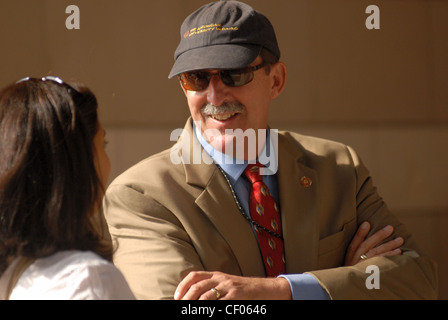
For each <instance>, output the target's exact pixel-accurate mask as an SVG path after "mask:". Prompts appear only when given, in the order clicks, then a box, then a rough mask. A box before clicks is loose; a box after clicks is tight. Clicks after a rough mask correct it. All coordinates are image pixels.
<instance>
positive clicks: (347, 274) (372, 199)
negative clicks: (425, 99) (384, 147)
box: [310, 148, 437, 299]
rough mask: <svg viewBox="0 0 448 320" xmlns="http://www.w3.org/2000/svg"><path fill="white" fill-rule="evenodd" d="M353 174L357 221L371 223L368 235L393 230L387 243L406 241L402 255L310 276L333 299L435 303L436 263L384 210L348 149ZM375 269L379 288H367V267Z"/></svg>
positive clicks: (366, 172) (376, 259)
mask: <svg viewBox="0 0 448 320" xmlns="http://www.w3.org/2000/svg"><path fill="white" fill-rule="evenodd" d="M349 152H350V155H351V157H352V159H353V164H354V167H355V170H356V180H357V181H356V190H357V194H356V206H357V221H358V224H361V223H362V222H364V221H369V222H370V223H371V226H372V228H371V234H373V233H375V232H376V231H378V230H379V229H381V228H383V227H384V226H386V225H388V224H390V225H392V226H394V234H393V235H392V236H391V237H390V238H388V239H386V240H385V241H389V240H391V239H393V238H396V237H398V236H401V237H403V238H404V239H405V243H404V245H403V247H402V251H403V254H402V255H399V256H394V257H375V258H371V259H368V260H365V261H362V262H360V263H358V264H357V265H355V266H350V267H339V268H331V269H325V270H318V271H312V272H310V273H311V274H313V275H314V276H315V277H316V278H317V279H318V281H319V283H320V285H321V286H322V287H323V288H324V289H325V290H326V291H327V292H328V294H329V295H330V297H331V298H332V299H436V298H437V270H436V265H435V263H434V262H433V261H432V260H431V259H429V258H428V257H426V256H425V255H424V254H423V253H422V252H421V251H420V250H419V249H418V248H417V245H416V243H415V241H414V239H413V237H412V236H411V235H410V233H409V232H408V231H407V230H406V228H405V226H404V225H403V224H401V223H400V222H399V221H398V220H397V219H396V218H395V217H394V216H393V215H392V214H391V213H390V212H389V209H388V208H387V206H386V204H385V203H384V202H383V200H382V198H381V197H380V196H379V195H378V193H377V191H376V188H375V187H374V185H373V183H372V179H371V177H370V175H369V172H368V170H367V169H366V168H365V166H364V165H363V164H362V163H361V161H360V159H359V158H358V156H357V155H356V153H355V152H354V151H353V150H352V149H351V148H349ZM372 265H373V266H376V267H377V269H376V270H377V271H378V277H377V279H376V280H377V281H378V284H379V288H371V289H369V288H368V286H367V285H366V283H367V282H369V281H370V279H372V278H369V276H371V275H373V273H371V272H372V271H371V269H369V268H368V267H369V266H372ZM373 272H375V271H373Z"/></svg>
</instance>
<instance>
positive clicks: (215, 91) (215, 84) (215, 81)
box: [207, 74, 229, 106]
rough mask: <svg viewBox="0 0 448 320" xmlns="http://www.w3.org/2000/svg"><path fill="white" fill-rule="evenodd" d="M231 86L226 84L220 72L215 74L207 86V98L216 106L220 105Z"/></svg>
mask: <svg viewBox="0 0 448 320" xmlns="http://www.w3.org/2000/svg"><path fill="white" fill-rule="evenodd" d="M228 91H229V87H228V86H226V85H225V84H224V83H223V82H222V80H221V77H220V76H219V74H213V76H212V77H211V79H210V83H209V85H208V88H207V100H208V102H210V103H212V104H214V105H215V106H220V105H221V104H223V103H224V102H225V100H226V99H227V96H228Z"/></svg>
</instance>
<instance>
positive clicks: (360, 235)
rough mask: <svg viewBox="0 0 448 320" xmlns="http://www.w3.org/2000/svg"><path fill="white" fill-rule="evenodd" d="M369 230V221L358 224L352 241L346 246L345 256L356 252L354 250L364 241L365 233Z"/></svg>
mask: <svg viewBox="0 0 448 320" xmlns="http://www.w3.org/2000/svg"><path fill="white" fill-rule="evenodd" d="M369 230H370V223H368V222H367V221H365V222H363V223H362V224H361V225H360V226H359V229H358V231H356V234H355V236H354V237H353V239H352V242H351V243H350V246H349V247H348V252H347V256H349V257H352V256H353V255H355V254H356V252H357V251H358V249H359V246H360V245H361V244H362V243H363V242H364V240H365V238H366V236H367V234H368V233H369Z"/></svg>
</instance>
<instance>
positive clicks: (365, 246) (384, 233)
mask: <svg viewBox="0 0 448 320" xmlns="http://www.w3.org/2000/svg"><path fill="white" fill-rule="evenodd" d="M393 232H394V228H393V227H392V226H386V227H384V228H383V229H381V230H379V231H377V232H375V234H373V235H372V236H370V237H368V238H367V239H366V240H365V241H364V242H363V243H362V244H361V246H360V247H359V250H358V252H357V254H359V255H361V254H366V253H367V252H369V251H370V250H371V249H373V248H375V247H377V246H378V245H379V244H380V243H381V242H383V241H384V240H385V239H386V238H387V237H389V236H390V235H391V234H392V233H393Z"/></svg>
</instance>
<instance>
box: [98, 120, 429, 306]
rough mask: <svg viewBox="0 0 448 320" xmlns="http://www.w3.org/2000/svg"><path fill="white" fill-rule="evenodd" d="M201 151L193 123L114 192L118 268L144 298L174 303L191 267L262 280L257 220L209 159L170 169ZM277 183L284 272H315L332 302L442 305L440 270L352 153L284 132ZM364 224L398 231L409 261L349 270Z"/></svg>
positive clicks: (108, 206) (109, 208)
mask: <svg viewBox="0 0 448 320" xmlns="http://www.w3.org/2000/svg"><path fill="white" fill-rule="evenodd" d="M194 148H201V147H200V144H199V142H198V141H197V140H196V138H194V135H193V131H192V125H191V121H190V120H188V121H187V124H186V126H185V129H184V131H183V134H182V136H181V137H180V138H179V140H178V142H177V143H176V144H175V145H174V146H173V148H172V149H170V150H166V151H164V152H161V153H159V154H156V155H154V156H151V157H149V158H147V159H146V160H143V161H142V162H140V163H138V164H137V165H135V166H134V167H132V168H130V169H129V170H127V171H126V172H124V173H123V174H122V175H121V176H119V177H118V178H117V179H116V180H115V181H113V183H112V184H111V185H110V186H109V188H108V190H107V193H106V197H105V201H104V212H105V217H106V220H107V223H108V226H109V231H110V234H111V236H112V239H113V241H114V244H115V246H116V252H115V256H114V261H115V264H116V265H117V266H118V268H119V269H120V270H121V271H122V272H123V274H124V276H125V277H126V279H127V281H128V282H129V285H130V287H131V289H132V290H133V292H134V294H135V295H136V297H137V298H139V299H172V298H173V295H174V291H175V289H176V286H177V285H178V283H179V282H180V281H181V279H182V278H183V277H184V276H185V275H186V274H187V273H188V272H189V271H191V270H208V271H221V272H225V273H229V274H234V275H241V276H251V277H265V272H264V268H263V262H262V258H261V255H260V251H259V249H258V245H257V240H256V238H255V235H254V233H253V231H252V229H251V226H250V223H249V222H248V221H247V220H246V219H245V218H244V217H243V216H242V214H241V212H240V211H239V209H238V207H237V205H236V203H235V200H234V198H233V196H232V194H231V192H230V188H229V186H228V184H227V181H226V179H225V178H224V176H223V175H222V173H221V171H220V170H219V169H218V168H217V166H216V165H214V164H207V163H210V162H211V160H210V158H208V159H207V157H208V155H205V154H204V155H203V157H204V158H203V159H204V160H206V161H202V162H201V163H199V164H193V163H191V164H186V163H179V164H174V163H173V161H172V158H171V157H172V152H174V153H175V154H179V155H181V156H183V157H185V158H192V153H193V150H194ZM190 162H191V161H190ZM206 162H207V163H206ZM302 177H307V178H309V179H310V180H311V181H312V184H311V186H309V185H307V184H303V183H301V178H302ZM278 183H279V193H280V210H281V219H282V225H283V235H284V245H285V258H286V271H287V273H304V272H310V273H312V274H313V275H314V276H315V277H316V278H317V279H318V281H319V283H320V284H321V285H322V287H323V288H324V289H325V290H326V291H327V292H328V293H329V295H330V297H331V298H332V299H406V298H409V299H435V298H436V294H437V274H436V266H435V265H434V263H433V262H432V261H431V260H430V259H428V258H427V257H425V256H424V255H423V254H422V253H421V252H420V251H419V250H418V249H417V247H416V244H415V242H414V240H413V238H412V237H411V235H410V234H409V233H408V231H407V230H406V229H405V227H404V226H403V225H402V224H400V222H399V221H398V220H397V219H396V218H395V217H394V216H393V215H392V214H391V213H390V212H389V210H388V208H387V206H386V204H385V203H384V202H383V200H382V199H381V197H380V196H379V195H378V194H377V191H376V189H375V187H374V185H373V183H372V179H371V178H370V176H369V172H368V171H367V169H366V168H365V167H364V165H363V164H362V163H361V161H360V159H359V158H358V156H357V154H356V153H355V152H354V151H353V150H352V149H351V148H350V147H348V146H346V145H343V144H340V143H336V142H332V141H328V140H323V139H318V138H313V137H307V136H303V135H299V134H295V133H291V132H279V135H278ZM302 184H303V185H302ZM363 221H369V222H370V223H371V224H372V232H375V231H377V230H379V229H380V228H383V227H385V226H386V225H388V224H391V225H393V226H394V228H395V234H394V235H393V236H394V237H396V236H402V237H403V238H404V239H405V244H404V247H403V250H404V254H402V255H400V256H396V257H391V258H385V257H378V258H372V259H368V260H366V261H363V262H361V263H359V264H357V265H356V266H352V267H343V266H342V265H343V263H344V255H345V252H346V251H347V247H348V245H349V243H350V241H351V239H352V238H353V236H354V234H355V232H356V231H357V228H358V226H359V225H360V224H361V223H362V222H363ZM368 265H376V266H378V269H379V271H380V278H379V280H380V282H379V283H380V289H367V287H366V279H367V277H368V276H369V275H370V273H366V268H367V266H368Z"/></svg>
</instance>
